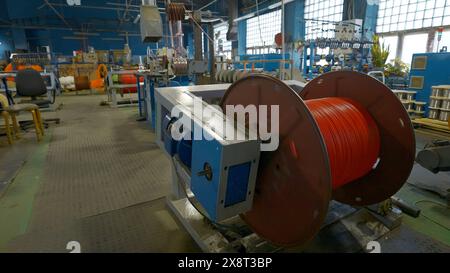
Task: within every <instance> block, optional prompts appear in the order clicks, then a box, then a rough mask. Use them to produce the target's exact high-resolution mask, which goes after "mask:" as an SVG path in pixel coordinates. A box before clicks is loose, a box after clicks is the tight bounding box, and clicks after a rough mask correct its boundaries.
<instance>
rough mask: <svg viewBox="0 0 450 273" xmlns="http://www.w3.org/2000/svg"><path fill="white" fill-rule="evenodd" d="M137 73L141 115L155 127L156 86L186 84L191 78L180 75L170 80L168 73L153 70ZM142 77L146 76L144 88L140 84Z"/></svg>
mask: <svg viewBox="0 0 450 273" xmlns="http://www.w3.org/2000/svg"><path fill="white" fill-rule="evenodd" d="M135 75H136V79H137V95H138V106H139V117H140V118H143V119H145V120H147V121H149V122H150V125H151V127H152V128H153V129H155V124H156V110H155V109H156V104H155V87H156V86H158V87H173V86H186V85H188V84H189V78H188V77H178V78H174V79H173V80H168V79H167V76H166V75H163V74H157V73H156V74H155V73H151V72H137V73H135ZM141 78H144V84H143V86H142V88H141V84H140V79H141ZM167 83H168V84H167Z"/></svg>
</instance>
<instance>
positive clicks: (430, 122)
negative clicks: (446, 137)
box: [412, 118, 450, 134]
mask: <svg viewBox="0 0 450 273" xmlns="http://www.w3.org/2000/svg"><path fill="white" fill-rule="evenodd" d="M412 122H413V124H414V125H416V126H418V127H425V128H428V129H432V130H436V131H440V132H444V133H448V134H450V126H449V123H448V122H445V121H440V120H435V119H429V118H420V119H414V120H413V121H412Z"/></svg>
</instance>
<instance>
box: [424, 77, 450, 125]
mask: <svg viewBox="0 0 450 273" xmlns="http://www.w3.org/2000/svg"><path fill="white" fill-rule="evenodd" d="M429 110H430V112H429V114H428V118H430V119H436V120H440V121H448V120H449V118H450V85H439V86H433V87H432V92H431V96H430V106H429Z"/></svg>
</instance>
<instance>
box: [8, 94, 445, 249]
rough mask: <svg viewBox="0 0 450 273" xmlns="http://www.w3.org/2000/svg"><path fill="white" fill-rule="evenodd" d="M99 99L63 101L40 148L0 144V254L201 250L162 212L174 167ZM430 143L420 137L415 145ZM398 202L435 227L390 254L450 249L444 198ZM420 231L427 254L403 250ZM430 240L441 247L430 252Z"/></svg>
mask: <svg viewBox="0 0 450 273" xmlns="http://www.w3.org/2000/svg"><path fill="white" fill-rule="evenodd" d="M105 98H106V97H105V96H101V95H90V96H75V95H63V96H61V97H59V98H58V101H59V102H61V103H63V106H62V109H61V110H60V111H58V112H56V113H44V118H45V117H54V116H58V117H60V118H61V120H62V122H61V124H60V125H51V126H50V128H49V129H48V130H47V135H46V137H45V139H44V140H43V141H42V142H41V143H36V140H35V139H34V135H33V133H32V132H29V133H27V134H25V135H24V137H23V138H22V139H21V140H20V141H18V142H16V143H15V144H14V145H13V146H8V145H7V144H6V140H5V138H4V137H2V138H1V139H0V166H1V168H0V252H67V251H68V250H66V245H67V243H68V242H70V241H78V242H79V243H80V244H81V247H82V251H84V252H198V251H200V250H199V249H198V247H197V246H196V245H195V242H194V241H193V240H192V239H191V238H190V236H189V234H187V233H186V232H185V230H184V229H183V227H182V226H181V225H180V224H179V223H178V222H177V220H176V219H175V218H174V217H173V215H172V214H171V212H170V211H169V210H168V209H167V207H166V205H165V196H167V195H168V194H169V191H170V188H169V187H170V183H169V179H170V165H169V161H168V160H167V158H166V157H165V156H164V154H163V153H162V151H160V150H159V149H158V147H157V146H156V145H155V144H154V137H155V136H154V134H153V133H152V131H151V130H150V129H149V127H150V126H149V125H148V124H147V123H146V122H137V121H136V118H137V109H136V108H121V109H112V108H110V107H107V106H100V102H101V101H102V100H104V99H105ZM22 118H27V117H26V116H24V117H22ZM432 138H433V136H430V135H427V134H418V138H417V140H418V141H417V142H418V148H419V149H420V148H422V147H423V146H424V144H425V143H427V142H428V141H430V139H432ZM444 179H445V178H444ZM448 181H450V176H449V179H448ZM399 195H400V196H401V197H402V198H404V199H409V200H413V201H414V202H416V201H417V202H419V201H421V200H434V199H436V200H437V201H436V200H435V201H433V202H435V203H438V206H440V207H439V208H442V207H443V209H441V210H439V208H438V209H437V208H436V207H433V206H432V204H433V203H426V206H429V208H428V209H429V210H430V211H431V212H432V213H433V214H432V216H431V220H429V219H430V217H428V220H427V219H426V218H423V219H420V221H419V220H417V219H413V218H411V219H409V218H407V219H406V220H405V221H404V222H405V223H406V226H407V227H408V229H407V230H406V231H405V230H402V231H399V232H398V233H399V235H398V238H401V239H399V240H397V241H395V240H390V241H389V243H390V244H391V245H393V247H392V248H391V249H393V251H395V250H398V251H401V250H402V249H403V251H404V252H422V251H425V252H426V251H427V250H428V251H431V252H435V251H442V250H444V251H445V250H446V249H447V248H446V247H447V246H448V247H450V225H449V223H448V221H449V220H450V216H449V214H448V213H449V210H448V206H447V205H446V204H445V201H442V200H440V199H439V197H437V196H435V195H434V194H431V193H428V192H424V191H420V190H417V189H416V188H414V187H413V186H411V185H406V186H405V188H404V189H402V191H401V192H400V193H399ZM407 201H408V200H407ZM430 206H431V207H430ZM436 210H437V212H436ZM446 218H447V220H445V219H446ZM442 219H443V220H442ZM418 234H419V236H421V238H425V239H423V240H424V242H427V243H423V244H424V245H425V247H423V248H422V249H404V247H405V243H404V242H408V241H410V240H411V238H413V237H414V236H416V237H417V236H418ZM394 235H395V234H393V236H394ZM411 236H413V237H411ZM395 242H400V245H399V246H396V244H395ZM401 242H403V243H401ZM435 242H440V243H438V244H439V247H437V248H435V249H433V248H431V249H430V247H429V245H434V243H435ZM411 247H417V246H411Z"/></svg>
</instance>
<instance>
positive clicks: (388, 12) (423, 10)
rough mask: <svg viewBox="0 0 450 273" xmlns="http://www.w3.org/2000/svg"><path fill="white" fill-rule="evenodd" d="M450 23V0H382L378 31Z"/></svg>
mask: <svg viewBox="0 0 450 273" xmlns="http://www.w3.org/2000/svg"><path fill="white" fill-rule="evenodd" d="M442 25H450V1H448V0H381V1H380V9H379V12H378V21H377V32H378V33H387V32H396V31H401V30H412V29H420V28H427V27H438V26H442Z"/></svg>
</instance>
